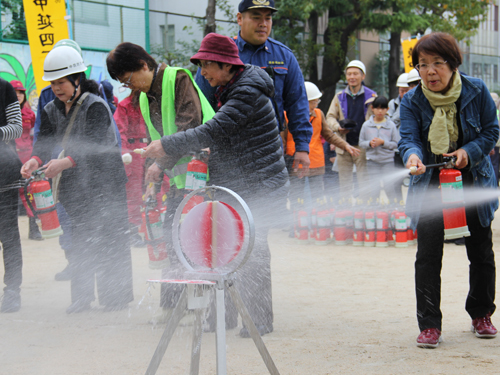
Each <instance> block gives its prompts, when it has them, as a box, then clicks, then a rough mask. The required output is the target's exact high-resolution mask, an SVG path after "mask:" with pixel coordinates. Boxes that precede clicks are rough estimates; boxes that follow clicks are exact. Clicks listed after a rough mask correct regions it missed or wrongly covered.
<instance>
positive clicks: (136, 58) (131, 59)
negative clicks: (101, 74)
mask: <svg viewBox="0 0 500 375" xmlns="http://www.w3.org/2000/svg"><path fill="white" fill-rule="evenodd" d="M144 63H146V64H148V68H149V70H150V71H153V70H155V69H156V67H157V66H158V63H157V62H156V61H155V59H154V58H153V57H152V56H151V55H150V54H149V53H147V52H146V50H145V49H144V48H142V47H141V46H139V45H137V44H133V43H129V42H124V43H120V44H119V45H117V46H116V48H115V49H114V50H112V51H111V52H110V53H109V55H108V57H107V58H106V65H107V68H108V72H109V75H110V76H111V78H112V79H118V77H121V76H123V74H125V73H128V72H136V71H138V70H140V69H141V68H142V67H143V66H144Z"/></svg>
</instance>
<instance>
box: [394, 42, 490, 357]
mask: <svg viewBox="0 0 500 375" xmlns="http://www.w3.org/2000/svg"><path fill="white" fill-rule="evenodd" d="M412 60H413V65H414V66H415V68H416V69H417V70H418V71H419V73H420V76H421V78H422V81H421V84H420V85H419V86H417V87H416V88H415V89H413V90H411V91H410V92H409V93H408V94H406V95H405V96H404V97H403V101H402V103H401V128H400V134H401V141H400V142H399V150H400V152H401V154H402V155H403V160H404V162H405V164H406V167H407V168H410V167H417V170H416V172H415V173H414V176H413V177H412V180H411V185H410V189H409V192H408V201H407V214H408V215H409V216H410V217H411V218H412V227H413V229H415V227H416V229H417V230H418V233H419V241H418V249H417V256H416V261H415V283H416V297H417V319H418V324H419V328H420V331H421V333H420V335H419V336H418V338H417V346H419V347H424V348H435V347H437V346H438V345H439V342H440V341H441V321H442V313H441V310H440V301H441V275H440V274H441V264H442V256H443V241H444V224H443V215H442V213H441V211H442V204H441V193H440V189H439V170H436V169H426V168H425V165H426V164H431V163H436V162H440V161H441V160H442V157H443V156H454V157H456V163H455V164H456V168H458V169H459V170H460V171H461V172H462V179H463V186H464V191H465V192H467V190H468V189H472V188H493V187H494V186H495V176H494V173H493V168H492V165H491V162H490V158H489V157H488V153H489V152H490V151H491V150H492V149H493V147H494V146H495V143H496V141H497V139H498V136H499V131H498V120H497V118H496V109H495V104H494V103H493V100H492V99H491V96H490V93H489V91H488V89H487V88H486V85H485V84H484V82H483V81H481V80H480V79H476V78H472V77H468V76H465V75H463V74H461V73H460V72H459V71H458V67H459V66H460V64H461V63H462V56H461V52H460V49H459V47H458V44H457V42H456V41H455V39H454V38H453V37H452V36H450V35H448V34H445V33H432V34H429V35H426V36H424V37H423V38H421V39H420V40H419V41H418V43H417V44H416V46H415V48H414V49H413V54H412ZM466 201H467V198H466ZM423 202H425V204H423ZM466 203H467V202H466ZM497 208H498V200H496V199H495V200H494V201H488V202H484V203H477V204H471V205H467V207H466V216H467V224H468V227H469V231H470V234H471V235H470V236H469V237H466V238H465V246H466V248H467V256H468V258H469V261H470V274H469V284H470V289H469V293H468V295H467V300H466V305H465V308H466V310H467V312H468V313H469V315H470V317H471V319H472V327H471V330H472V331H473V332H474V333H475V335H476V336H477V337H481V338H492V337H495V336H496V334H497V330H496V328H495V327H494V326H493V324H492V323H491V319H490V317H491V315H492V314H493V312H494V311H495V304H494V299H495V260H494V253H493V244H492V234H491V221H492V220H493V217H494V212H495V210H496V209H497Z"/></svg>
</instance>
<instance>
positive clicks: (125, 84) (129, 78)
mask: <svg viewBox="0 0 500 375" xmlns="http://www.w3.org/2000/svg"><path fill="white" fill-rule="evenodd" d="M133 74H134V72H132V73H130V76H129V77H128V79H127V80H126V81H125V82H122V87H130V84H131V83H132V82H131V80H132V75H133Z"/></svg>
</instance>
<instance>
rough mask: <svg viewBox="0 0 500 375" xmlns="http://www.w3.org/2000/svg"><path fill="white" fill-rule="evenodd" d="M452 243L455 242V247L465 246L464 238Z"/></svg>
mask: <svg viewBox="0 0 500 375" xmlns="http://www.w3.org/2000/svg"><path fill="white" fill-rule="evenodd" d="M454 242H455V245H457V246H464V245H465V237H462V238H457V239H456V240H454Z"/></svg>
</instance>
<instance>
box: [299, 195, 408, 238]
mask: <svg viewBox="0 0 500 375" xmlns="http://www.w3.org/2000/svg"><path fill="white" fill-rule="evenodd" d="M317 203H318V205H317V207H318V208H315V209H313V210H312V212H311V215H310V220H309V215H308V213H307V211H306V210H305V208H304V202H303V200H299V207H300V208H299V210H298V211H296V212H294V233H295V239H296V241H297V242H298V243H301V244H309V243H315V244H316V245H327V244H329V243H335V244H336V245H342V246H344V245H353V246H366V247H374V246H375V247H387V246H396V247H408V246H409V245H414V244H415V243H416V240H417V233H416V232H415V233H414V232H413V230H412V229H410V225H411V219H410V218H409V217H407V216H406V214H405V212H404V206H402V205H401V206H399V207H394V208H390V207H389V206H383V205H377V206H371V205H370V203H369V204H368V205H367V206H365V207H363V206H362V205H361V204H360V203H361V202H359V201H358V205H357V206H356V207H352V204H345V202H340V204H339V205H338V206H337V207H338V208H334V207H333V206H332V205H327V204H326V200H319V201H318V202H317Z"/></svg>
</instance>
